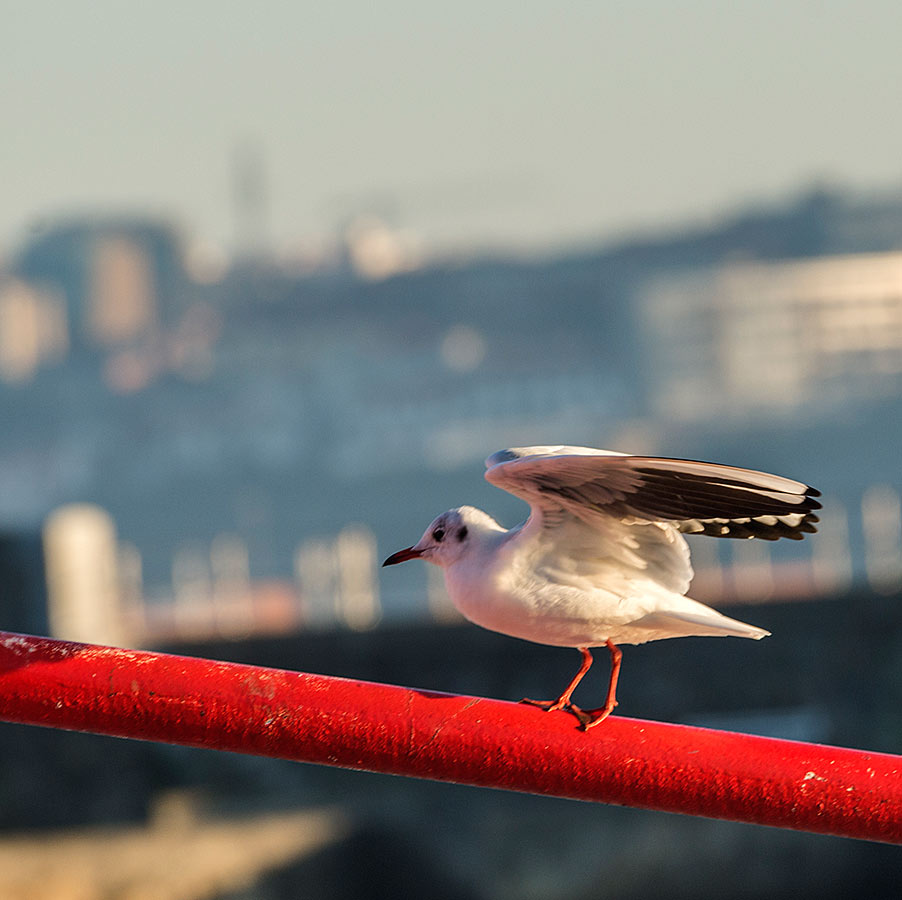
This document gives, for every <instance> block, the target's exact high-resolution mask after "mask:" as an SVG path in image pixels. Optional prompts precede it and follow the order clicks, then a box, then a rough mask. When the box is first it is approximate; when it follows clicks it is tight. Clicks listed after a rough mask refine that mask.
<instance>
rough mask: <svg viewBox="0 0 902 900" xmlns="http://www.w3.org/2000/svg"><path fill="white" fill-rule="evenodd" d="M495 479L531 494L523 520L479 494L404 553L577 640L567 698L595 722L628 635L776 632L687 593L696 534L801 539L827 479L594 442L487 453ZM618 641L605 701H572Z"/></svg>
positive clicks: (473, 606)
mask: <svg viewBox="0 0 902 900" xmlns="http://www.w3.org/2000/svg"><path fill="white" fill-rule="evenodd" d="M486 470H487V471H486V473H485V477H486V480H487V481H489V482H491V483H492V484H494V485H496V486H497V487H500V488H502V489H503V490H506V491H508V492H510V493H511V494H513V495H514V496H516V497H520V498H521V499H523V500H525V501H526V502H527V503H528V504H529V506H530V514H529V518H528V519H527V520H526V521H525V522H524V523H522V524H521V525H518V526H517V527H516V528H512V529H510V530H508V529H506V528H504V527H502V526H501V525H499V524H498V523H497V522H496V521H495V520H494V519H493V518H492V517H491V516H489V515H488V514H487V513H484V512H483V511H482V510H479V509H475V508H474V507H472V506H461V507H459V508H457V509H450V510H448V511H447V512H444V513H442V514H441V515H440V516H438V518H436V519H435V520H434V521H433V522H432V524H431V525H430V526H429V527H428V528H427V529H426V531H425V533H424V534H423V536H422V537H421V538H420V540H419V541H418V542H417V543H416V544H414V545H413V546H412V547H408V548H407V549H405V550H399V551H398V552H397V553H395V554H393V555H392V556H390V557H389V558H388V559H386V560H385V562H384V563H383V566H391V565H394V564H395V563H400V562H404V561H405V560H408V559H424V560H426V561H427V562H431V563H434V564H435V565H437V566H441V567H442V568H443V569H444V574H445V584H446V586H447V589H448V595H449V597H450V598H451V601H452V602H453V603H454V605H455V606H456V607H457V608H458V609H459V610H460V612H461V613H462V614H463V615H464V616H465V617H466V618H467V619H469V620H470V621H471V622H474V623H475V624H477V625H481V626H482V627H483V628H488V629H490V630H491V631H498V632H501V633H502V634H507V635H511V636H512V637H516V638H523V639H525V640H527V641H533V642H535V643H538V644H550V645H552V646H556V647H575V648H577V649H578V650H579V651H580V653H581V654H582V665H581V666H580V669H579V671H578V672H577V673H576V675H575V676H574V678H573V680H572V681H571V682H570V684H568V685H567V687H566V689H565V690H564V692H563V693H562V694H561V695H560V697H558V698H557V700H554V701H551V700H523V701H522V702H524V703H532V704H533V705H536V706H540V707H542V708H544V709H547V710H557V709H566V710H568V711H570V712H572V713H573V714H574V715H575V716H576V717H577V718H578V719H579V721H580V723H581V724H582V727H583V728H585V729H588V728H591V727H592V726H594V725H597V724H598V723H599V722H602V721H603V720H604V719H605V718H607V716H608V715H610V713H611V711H612V710H613V709H614V707H615V706H616V705H617V700H616V689H617V678H618V675H619V672H620V659H621V652H620V650H619V648H618V646H617V645H618V644H643V643H645V642H646V641H655V640H660V639H662V638H672V637H688V636H691V635H734V636H736V637H746V638H753V639H755V640H759V639H760V638H763V637H766V636H767V635H768V634H769V632H767V631H765V630H764V629H763V628H756V627H755V626H754V625H747V624H745V623H744V622H739V621H737V620H736V619H730V618H728V617H727V616H724V615H722V614H721V613H719V612H717V611H716V610H714V609H711V607H709V606H705V604H704V603H699V602H698V601H697V600H692V599H691V598H689V597H686V596H685V594H686V591H687V590H688V589H689V583H690V581H691V580H692V575H693V572H692V566H691V565H690V562H689V547H688V545H687V543H686V540H685V539H684V538H683V536H682V535H683V534H707V535H712V536H714V537H728V538H760V539H763V540H766V541H775V540H777V539H779V538H789V539H790V540H801V539H802V538H803V537H804V536H805V534H806V533H813V532H814V531H816V530H817V529H816V527H815V523H816V522H817V521H818V517H817V515H815V513H814V510H817V509H820V506H821V505H820V503H818V501H817V500H815V499H814V498H815V497H818V496H820V494H819V492H818V491H816V490H814V489H813V488H811V487H809V486H808V485H805V484H802V483H801V482H799V481H792V480H790V479H788V478H781V477H780V476H779V475H768V474H766V473H764V472H755V471H752V470H749V469H737V468H733V467H732V466H723V465H718V464H716V463H707V462H695V461H692V460H683V459H658V458H655V457H650V456H631V455H628V454H625V453H617V452H614V451H610V450H593V449H592V448H590V447H520V448H514V449H510V450H499V451H498V452H497V453H494V454H492V455H491V456H490V457H489V458H488V459H487V460H486ZM600 646H606V647H607V648H608V650H609V651H610V654H611V675H610V680H609V682H608V692H607V697H606V700H605V704H604V706H602V707H600V708H598V709H592V710H582V709H580V708H579V707H578V706H576V704H574V703H572V702H571V701H570V697H571V695H572V693H573V691H574V689H575V688H576V686H577V684H579V682H580V681H581V680H582V678H583V676H584V675H585V674H586V672H587V671H588V670H589V667H590V666H591V665H592V654H591V653H590V651H589V648H590V647H600Z"/></svg>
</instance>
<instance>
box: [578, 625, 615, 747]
mask: <svg viewBox="0 0 902 900" xmlns="http://www.w3.org/2000/svg"><path fill="white" fill-rule="evenodd" d="M605 646H606V647H607V648H608V650H609V651H610V652H611V677H610V679H609V680H608V696H607V697H606V698H605V701H604V706H602V707H600V708H599V709H587V710H579V712H578V713H577V717H578V718H579V720H580V722H582V725H583V731H588V730H589V729H590V728H593V727H594V726H595V725H598V724H599V723H600V722H603V721H604V720H605V719H606V718H607V717H608V716H609V715H610V714H611V713H612V712H613V711H614V707H615V706H616V705H617V679H618V678H619V677H620V662H621V660H622V659H623V652H622V651H621V650H620V648H619V647H618V646H617V645H616V644H612V643H611V641H605ZM575 711H576V710H575V709H574V712H575ZM580 714H581V715H580Z"/></svg>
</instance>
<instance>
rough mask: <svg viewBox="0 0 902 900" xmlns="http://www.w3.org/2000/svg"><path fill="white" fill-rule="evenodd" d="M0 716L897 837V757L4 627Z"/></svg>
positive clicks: (900, 780) (901, 810)
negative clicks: (587, 725)
mask: <svg viewBox="0 0 902 900" xmlns="http://www.w3.org/2000/svg"><path fill="white" fill-rule="evenodd" d="M0 719H3V720H6V721H9V722H21V723H27V724H31V725H45V726H50V727H55V728H67V729H74V730H78V731H90V732H95V733H98V734H107V735H115V736H117V737H128V738H139V739H142V740H153V741H164V742H167V743H173V744H185V745H188V746H193V747H208V748H212V749H216V750H231V751H237V752H240V753H252V754H257V755H262V756H274V757H280V758H284V759H292V760H298V761H301V762H313V763H323V764H326V765H332V766H343V767H346V768H352V769H366V770H370V771H377V772H388V773H392V774H396V775H411V776H416V777H421V778H433V779H438V780H442V781H453V782H458V783H462V784H470V785H481V786H485V787H495V788H505V789H508V790H516V791H526V792H530V793H536V794H551V795H555V796H558V797H571V798H575V799H579V800H596V801H602V802H605V803H617V804H622V805H627V806H636V807H641V808H645V809H656V810H665V811H668V812H679V813H687V814H690V815H700V816H709V817H713V818H721V819H732V820H735V821H740V822H752V823H757V824H761V825H774V826H779V827H784V828H795V829H799V830H802V831H815V832H822V833H825V834H834V835H842V836H845V837H854V838H863V839H867V840H874V841H887V842H893V843H902V757H899V756H890V755H888V754H883V753H869V752H863V751H859V750H850V749H845V748H839V747H825V746H819V745H815V744H804V743H798V742H795V741H783V740H775V739H772V738H761V737H752V736H749V735H741V734H732V733H729V732H722V731H712V730H709V729H704V728H690V727H686V726H680V725H666V724H662V723H659V722H644V721H640V720H636V719H627V718H623V717H621V716H612V717H611V718H610V719H609V720H608V721H606V722H605V723H604V724H603V725H600V726H599V727H598V728H595V729H593V730H592V731H590V732H583V731H580V730H578V729H577V728H576V722H575V720H574V718H573V717H572V716H570V715H568V714H567V713H545V712H543V711H541V710H537V709H535V708H534V707H529V706H523V705H519V704H516V703H505V702H501V701H497V700H487V699H483V698H477V697H461V696H455V695H451V694H441V693H436V692H434V691H423V690H415V689H409V688H403V687H395V686H392V685H384V684H371V683H367V682H360V681H350V680H347V679H342V678H330V677H326V676H322V675H309V674H304V673H300V672H286V671H282V670H279V669H267V668H259V667H256V666H245V665H238V664H234V663H223V662H213V661H210V660H206V659H194V658H189V657H181V656H170V655H166V654H160V653H149V652H144V651H136V650H120V649H114V648H110V647H98V646H94V645H90V644H76V643H70V642H66V641H56V640H50V639H48V638H37V637H30V636H25V635H15V634H9V633H5V632H0Z"/></svg>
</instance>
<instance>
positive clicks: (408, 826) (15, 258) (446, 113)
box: [0, 2, 902, 900]
mask: <svg viewBox="0 0 902 900" xmlns="http://www.w3.org/2000/svg"><path fill="white" fill-rule="evenodd" d="M349 6H350V7H353V9H351V10H346V11H345V14H346V15H347V16H349V18H347V19H344V18H342V16H341V15H340V14H339V13H338V12H336V11H329V10H324V11H321V12H320V13H317V14H316V15H313V14H312V13H310V11H309V10H307V11H305V10H303V9H300V8H299V9H296V10H287V9H283V8H282V5H281V4H278V3H274V2H273V3H264V4H263V5H262V7H261V9H260V10H259V11H258V12H255V13H254V14H253V15H252V14H251V13H250V11H246V12H245V13H241V12H239V11H235V10H221V9H219V7H218V5H214V4H211V3H206V2H196V3H190V4H188V5H187V8H186V9H185V10H184V12H183V11H182V8H181V7H180V8H179V12H178V13H176V12H175V8H174V7H172V8H169V7H170V5H169V4H166V3H163V4H160V5H159V8H158V9H156V11H155V12H149V11H148V10H146V9H145V10H142V11H132V12H128V13H127V12H126V11H125V7H120V6H119V5H117V4H111V3H94V4H86V3H82V2H79V3H74V4H71V5H68V6H66V7H65V8H62V9H61V8H58V7H50V6H49V5H48V6H46V8H44V9H42V8H41V7H42V4H40V3H38V4H33V5H31V6H30V7H29V9H25V7H24V6H20V5H18V4H13V3H10V4H3V3H0V18H2V21H4V23H5V26H6V27H5V31H6V33H7V34H8V35H9V36H10V39H9V41H8V42H7V43H8V46H7V47H6V48H5V50H4V53H3V55H2V57H0V76H2V78H3V83H4V84H5V85H7V86H8V89H6V90H4V92H3V94H2V96H0V121H3V122H4V124H5V126H6V127H5V131H6V135H5V137H4V141H3V144H4V149H3V150H2V151H0V165H2V167H3V173H4V182H5V183H4V191H3V194H4V199H3V209H2V211H0V423H2V427H0V613H2V622H0V626H2V627H3V628H4V629H7V630H18V631H25V632H30V633H38V634H43V633H47V634H53V635H56V636H60V637H65V638H72V639H77V640H86V641H95V642H100V643H111V644H117V645H124V646H135V647H151V648H160V649H165V650H171V651H175V652H180V653H190V654H198V655H204V656H209V657H215V658H223V659H234V660H239V661H242V662H252V663H257V664H264V665H274V666H279V667H284V668H298V669H302V670H308V671H316V672H323V673H327V674H336V675H346V676H349V677H357V678H366V679H371V680H385V681H392V682H399V683H404V684H409V685H413V686H418V687H426V688H431V689H437V690H448V691H461V692H467V693H476V694H484V695H488V696H497V697H502V698H507V699H517V698H519V697H520V696H524V695H550V694H551V693H553V692H554V691H555V690H556V689H557V688H558V687H559V686H560V684H561V683H563V682H564V681H565V679H566V678H567V677H569V675H571V674H572V672H571V669H572V668H573V667H574V666H575V659H576V654H575V653H574V654H573V655H572V656H571V654H570V653H569V652H568V651H565V650H552V649H549V648H542V647H538V646H533V645H529V644H524V643H522V642H518V641H514V640H513V639H508V638H502V637H498V636H495V635H491V634H487V633H485V632H482V631H480V630H478V629H476V628H474V627H472V626H469V625H466V624H465V623H462V622H461V620H460V619H459V617H458V616H457V614H456V613H455V611H454V610H453V609H452V608H451V607H450V605H449V603H448V601H447V598H446V596H445V594H444V590H443V587H442V584H441V579H440V577H439V573H438V571H437V570H431V571H427V567H426V566H419V565H410V566H404V567H400V568H397V569H395V568H393V569H389V570H385V571H384V572H383V571H382V570H380V568H379V562H380V561H381V559H382V558H384V557H385V556H386V555H388V554H389V553H390V552H392V551H394V550H397V549H399V548H400V547H403V546H407V545H409V544H411V543H413V542H414V541H415V540H416V539H417V538H418V537H419V535H420V534H421V532H422V530H423V528H424V527H425V526H426V525H427V524H428V522H429V521H430V520H431V518H432V517H433V516H434V515H435V514H437V513H438V512H440V511H442V510H444V509H445V508H448V507H450V506H456V505H460V504H462V503H471V504H474V505H477V506H480V507H482V508H485V509H486V510H488V511H490V512H491V513H492V514H493V515H495V516H496V517H497V518H498V519H499V520H500V521H502V522H503V523H504V524H506V525H513V524H515V523H516V522H517V521H519V520H520V519H522V517H523V516H525V514H526V508H525V506H524V505H523V504H521V503H520V502H519V501H517V500H516V499H514V498H512V497H509V496H507V495H505V494H503V493H502V492H499V491H497V490H496V489H493V488H491V487H490V486H489V485H487V484H485V483H484V482H483V480H482V460H483V459H484V458H485V457H486V456H488V455H489V454H490V453H491V452H493V451H495V450H497V449H500V448H502V447H505V446H513V445H523V444H542V443H552V444H557V443H569V444H586V445H589V446H597V447H605V448H609V449H616V450H623V451H627V452H637V453H645V454H654V455H663V456H677V457H689V458H696V459H711V460H715V461H719V462H725V463H729V464H734V465H739V466H746V467H750V468H760V469H764V470H767V471H773V472H776V473H779V474H782V475H786V476H789V477H792V478H797V479H799V480H802V481H805V482H807V483H809V484H812V485H815V486H816V487H818V488H820V489H821V491H822V492H823V494H824V511H823V516H822V524H821V528H820V532H819V533H818V535H816V536H814V537H813V539H810V540H806V541H804V542H802V543H801V544H796V543H791V544H790V542H781V543H778V544H774V545H771V544H764V543H758V542H742V541H713V540H709V539H692V549H693V560H694V563H695V568H696V572H697V575H696V580H695V582H694V584H693V587H692V590H691V594H692V596H694V597H697V598H698V599H700V600H704V601H706V602H709V603H712V604H714V605H717V606H719V607H721V608H727V609H729V608H733V610H734V611H735V608H736V607H737V606H738V605H744V606H746V607H748V608H745V609H742V610H741V611H740V612H738V613H736V614H737V615H739V617H740V618H742V619H744V620H746V621H750V622H753V623H755V624H757V625H761V626H763V627H766V628H768V629H769V630H771V631H772V632H773V637H771V638H768V640H767V641H765V642H763V643H761V644H758V645H754V644H751V643H750V642H733V641H712V640H706V639H687V640H681V641H671V642H664V643H662V644H653V645H650V646H647V647H642V648H638V649H636V650H631V649H629V648H628V649H627V651H626V654H625V655H626V657H627V660H626V663H627V665H626V668H625V674H624V678H623V683H622V688H621V695H620V699H621V706H620V708H619V711H621V712H622V713H623V714H625V715H630V716H637V717H648V718H664V719H666V720H668V721H678V722H686V723H692V724H700V725H710V726H714V727H726V728H730V729H733V730H740V731H749V732H753V733H758V734H771V735H775V736H782V737H789V738H797V739H802V740H814V741H821V742H828V743H841V744H845V745H849V746H858V747H863V748H867V749H873V750H883V751H887V752H897V753H898V752H900V751H902V712H900V710H902V650H900V648H902V641H900V640H899V637H900V633H902V611H900V607H899V602H898V601H899V597H900V595H902V463H900V447H902V164H900V162H899V160H900V156H899V148H900V146H902V125H900V124H899V120H898V117H894V116H891V115H889V114H888V112H889V111H890V110H892V109H893V108H894V106H893V103H894V102H895V101H898V99H899V97H898V93H899V89H898V85H899V84H900V83H902V63H900V62H899V58H898V54H897V53H896V52H895V50H894V48H893V45H892V41H893V39H894V37H895V36H897V35H898V33H899V31H898V28H896V29H895V30H893V28H891V27H890V25H892V24H895V25H896V26H899V25H902V17H900V15H899V14H898V12H897V10H896V8H895V7H894V6H893V5H891V4H888V3H887V4H883V3H877V2H874V3H866V4H864V5H863V6H856V14H855V18H854V27H851V28H847V27H846V26H847V25H848V24H849V23H848V21H847V17H848V11H844V12H843V14H842V15H840V12H839V10H840V8H841V7H843V6H844V4H838V5H837V6H836V7H831V9H829V10H821V11H819V12H818V16H817V19H816V20H815V19H814V18H811V17H809V15H808V11H807V10H808V8H807V6H806V5H805V4H801V3H790V4H786V5H781V6H778V5H777V4H771V3H764V4H759V5H757V6H756V8H755V11H754V12H749V11H747V12H742V11H741V10H739V9H738V8H736V9H732V10H731V11H727V10H725V9H719V8H715V7H714V6H710V7H709V6H708V5H705V4H699V5H697V6H696V7H693V8H692V9H691V10H684V11H683V12H680V13H677V12H676V11H675V10H674V9H672V8H671V7H669V6H667V5H665V4H662V3H650V4H641V5H639V7H637V8H635V9H631V10H630V11H626V10H623V11H618V12H617V13H616V15H615V14H614V12H610V11H607V12H606V11H604V10H597V11H586V10H584V9H582V8H576V7H575V5H574V4H564V5H562V6H558V5H553V6H550V7H548V8H547V9H546V8H539V7H538V6H537V7H535V8H533V6H532V5H527V6H525V7H524V8H523V9H522V10H521V11H518V12H517V13H516V14H515V13H514V12H513V11H512V10H506V11H504V12H502V11H501V9H500V7H498V6H497V5H489V6H488V7H486V8H483V7H482V6H480V7H477V6H475V5H473V4H464V6H463V7H462V8H460V9H459V10H458V9H457V8H456V9H455V11H454V15H455V16H458V15H459V19H456V20H454V21H451V20H450V19H449V20H447V21H446V20H444V19H440V18H439V17H438V15H437V14H433V13H427V12H425V11H421V10H419V9H418V8H416V7H414V6H413V5H407V4H394V5H390V7H389V8H388V9H385V10H381V9H380V12H379V13H378V15H377V14H376V13H375V12H374V11H373V10H372V9H368V8H364V7H362V6H359V7H358V6H357V5H356V4H350V5H349ZM849 9H851V6H850V7H849ZM447 12H448V15H449V16H450V15H451V12H450V10H449V11H447ZM840 58H841V59H842V60H843V64H844V66H845V65H850V66H852V67H853V69H854V75H853V76H849V75H848V74H847V73H846V69H845V68H842V70H841V72H840V70H839V69H837V66H836V60H837V59H840ZM784 544H789V546H784ZM587 681H588V682H591V681H592V678H591V677H590V678H589V679H588V680H587ZM593 689H595V690H600V685H599V684H594V687H593V685H592V684H590V683H587V684H586V686H585V688H583V687H581V688H580V690H581V691H586V694H587V695H588V693H589V692H590V691H592V690H593ZM587 702H591V699H590V700H589V701H587ZM0 760H2V764H0V860H2V865H0V896H2V897H4V898H5V897H9V898H13V900H17V898H29V900H31V898H40V900H45V898H46V900H93V898H127V900H139V898H140V900H145V898H148V900H149V898H167V900H168V898H172V900H182V898H184V900H193V898H217V900H257V898H260V900H283V898H295V897H324V898H332V897H336V898H337V897H342V898H343V897H348V898H350V897H355V898H356V897H361V898H363V897H389V896H391V897H406V896H423V895H427V894H428V895H429V896H433V897H438V898H441V897H454V898H458V897H460V898H508V897H511V898H513V897H535V898H540V897H541V898H551V900H553V898H556V897H562V898H563V897H568V898H586V900H588V898H595V897H618V898H619V897H622V898H640V897H645V896H652V895H655V896H657V895H662V894H663V895H667V896H673V897H683V896H685V897H690V896H691V897H712V898H713V897H718V896H724V895H725V894H728V895H730V896H735V897H740V896H742V897H765V896H766V897H783V896H786V897H788V896H790V895H791V896H808V895H810V896H818V897H833V896H836V897H841V896H849V895H850V892H852V891H853V890H854V892H855V895H856V896H867V897H884V896H886V897H890V896H896V893H895V891H897V890H898V887H897V886H898V872H899V870H900V869H899V867H900V860H899V857H898V856H897V855H896V851H894V850H893V849H892V848H887V847H881V846H876V845H868V844H862V843H853V842H847V841H839V840H836V839H830V838H823V837H813V836H806V835H801V834H792V833H783V832H777V831H773V830H768V829H759V828H752V827H749V826H740V825H735V824H728V823H716V822H710V821H700V820H690V819H685V818H681V817H674V816H666V815H660V814H653V813H646V812H637V811H630V810H621V809H614V808H603V807H594V806H587V805H582V804H576V803H571V802H564V801H557V800H550V799H547V798H533V797H519V796H514V795H506V794H502V793H498V792H492V791H477V790H475V789H466V788H461V787H454V786H449V785H433V784H426V783H419V782H409V781H403V780H400V779H392V778H386V777H381V776H374V775H365V774H360V773H351V772H338V771H330V770H325V769H316V768H313V767H304V766H297V765H291V764H288V763H280V762H278V761H272V760H257V759H247V758H242V757H237V756H232V755H225V754H216V753H209V752H206V753H205V752H201V751H189V750H180V749H177V748H169V747H163V746H155V745H150V744H147V745H145V744H139V743H129V742H122V741H114V740H111V739H103V738H99V737H91V736H86V735H74V734H64V733H52V732H44V731H41V730H38V729H29V728H24V727H17V726H9V725H3V726H0ZM552 823H553V827H551V828H550V827H549V825H550V824H552ZM714 867H716V869H717V871H718V878H717V879H716V882H715V883H712V880H711V878H710V874H709V873H710V871H711V869H712V868H714ZM853 885H854V888H853Z"/></svg>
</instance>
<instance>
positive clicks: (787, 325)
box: [642, 253, 902, 421]
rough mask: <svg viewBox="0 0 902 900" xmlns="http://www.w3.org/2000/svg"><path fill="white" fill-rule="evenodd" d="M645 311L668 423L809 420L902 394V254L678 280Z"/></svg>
mask: <svg viewBox="0 0 902 900" xmlns="http://www.w3.org/2000/svg"><path fill="white" fill-rule="evenodd" d="M642 306H643V313H644V320H645V323H646V326H647V330H648V342H649V344H648V351H649V352H648V364H649V371H650V381H649V384H650V394H651V402H652V407H653V410H654V413H655V414H656V415H659V416H662V417H664V418H667V419H677V420H688V421H704V420H715V419H719V418H721V417H724V416H727V417H734V418H741V419H745V418H749V417H752V418H756V419H757V418H768V417H773V416H775V415H776V416H779V415H785V414H793V415H796V414H797V413H798V412H799V411H800V410H805V415H806V417H808V418H810V417H811V416H812V415H825V414H829V412H830V411H831V410H833V409H836V408H838V407H840V406H842V405H844V404H854V403H856V402H857V401H862V400H867V401H874V400H877V399H880V398H887V397H894V396H896V395H898V394H899V392H900V390H902V253H882V254H860V255H854V256H853V255H847V256H831V257H822V258H815V259H807V260H791V261H785V262H738V263H727V264H724V265H721V266H717V267H714V268H708V269H704V270H699V271H695V272H691V273H689V274H681V275H673V274H671V275H669V276H668V277H666V278H661V279H659V280H657V281H656V282H654V283H652V284H651V285H650V286H649V287H648V288H647V290H646V291H645V292H644V295H643V298H642Z"/></svg>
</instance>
